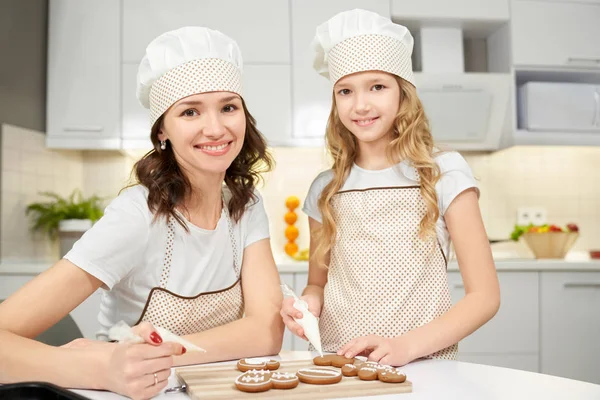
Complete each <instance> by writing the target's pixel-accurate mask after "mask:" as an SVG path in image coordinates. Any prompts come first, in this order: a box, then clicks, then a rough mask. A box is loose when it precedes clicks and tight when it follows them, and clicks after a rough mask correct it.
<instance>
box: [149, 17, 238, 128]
mask: <svg viewBox="0 0 600 400" xmlns="http://www.w3.org/2000/svg"><path fill="white" fill-rule="evenodd" d="M216 91H225V92H233V93H237V94H239V95H240V96H241V95H242V53H241V51H240V49H239V47H238V45H237V43H236V42H235V41H234V40H233V39H231V38H229V37H228V36H226V35H224V34H222V33H221V32H219V31H215V30H212V29H208V28H204V27H196V26H194V27H184V28H180V29H177V30H174V31H170V32H166V33H164V34H162V35H160V36H158V37H157V38H156V39H154V40H153V41H152V42H150V44H149V45H148V47H147V48H146V54H145V55H144V57H143V58H142V61H141V63H140V66H139V69H138V75H137V98H138V100H139V101H140V103H141V104H142V105H143V106H144V107H146V108H149V109H150V123H151V125H154V123H155V122H156V120H157V119H158V118H159V117H160V116H161V115H162V114H163V113H164V112H165V111H167V110H168V109H169V107H171V106H172V105H173V104H174V103H176V102H177V101H179V100H181V99H183V98H184V97H188V96H191V95H193V94H198V93H206V92H216Z"/></svg>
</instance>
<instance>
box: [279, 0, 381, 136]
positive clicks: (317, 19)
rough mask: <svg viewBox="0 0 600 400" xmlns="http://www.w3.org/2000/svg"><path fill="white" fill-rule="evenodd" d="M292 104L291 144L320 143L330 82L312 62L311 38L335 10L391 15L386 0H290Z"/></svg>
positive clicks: (329, 98)
mask: <svg viewBox="0 0 600 400" xmlns="http://www.w3.org/2000/svg"><path fill="white" fill-rule="evenodd" d="M291 4H292V9H291V25H292V26H291V28H292V29H291V30H292V35H291V39H292V43H291V46H292V60H293V68H292V104H293V119H294V120H293V125H292V132H293V134H292V140H291V143H292V144H293V145H316V146H319V145H322V144H323V138H324V137H325V126H326V124H327V118H328V116H329V112H330V110H331V94H332V86H331V83H330V82H329V80H328V79H326V78H324V77H322V76H320V75H318V74H317V73H316V72H315V71H314V69H313V68H312V65H313V52H312V50H311V41H312V40H313V38H314V36H315V32H316V28H317V26H318V25H320V24H322V23H323V22H325V21H326V20H327V19H329V18H331V17H333V16H334V15H335V14H336V13H338V12H341V11H345V10H352V9H354V8H362V9H367V10H370V11H374V12H376V13H378V14H380V15H383V16H385V17H389V16H390V3H389V0H372V1H369V2H365V1H361V0H328V1H320V0H292V1H291Z"/></svg>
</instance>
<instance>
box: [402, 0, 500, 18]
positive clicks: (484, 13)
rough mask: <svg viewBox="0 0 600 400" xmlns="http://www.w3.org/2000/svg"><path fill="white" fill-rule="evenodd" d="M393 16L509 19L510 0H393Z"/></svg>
mask: <svg viewBox="0 0 600 400" xmlns="http://www.w3.org/2000/svg"><path fill="white" fill-rule="evenodd" d="M391 1H392V16H393V17H395V18H398V19H399V20H404V19H422V20H428V19H435V20H440V19H441V20H444V19H454V20H463V19H464V20H469V19H471V20H474V19H477V20H488V21H489V20H508V17H509V12H508V0H453V1H447V0H419V1H414V0H391Z"/></svg>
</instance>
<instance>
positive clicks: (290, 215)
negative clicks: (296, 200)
mask: <svg viewBox="0 0 600 400" xmlns="http://www.w3.org/2000/svg"><path fill="white" fill-rule="evenodd" d="M283 219H284V220H285V222H286V223H287V224H288V225H294V222H296V221H297V220H298V216H297V215H296V213H295V212H293V211H289V212H287V213H285V216H284V217H283Z"/></svg>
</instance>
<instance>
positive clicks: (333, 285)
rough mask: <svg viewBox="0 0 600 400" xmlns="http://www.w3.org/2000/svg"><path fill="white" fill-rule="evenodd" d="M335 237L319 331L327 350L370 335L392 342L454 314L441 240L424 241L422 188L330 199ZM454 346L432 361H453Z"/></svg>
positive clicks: (368, 191)
mask: <svg viewBox="0 0 600 400" xmlns="http://www.w3.org/2000/svg"><path fill="white" fill-rule="evenodd" d="M332 206H333V212H334V219H335V221H336V224H337V237H336V239H335V242H334V243H333V246H332V248H331V252H330V255H331V259H330V266H329V271H328V274H327V284H326V285H325V292H324V298H325V299H324V305H323V310H322V312H321V317H320V321H319V326H320V330H321V340H322V346H323V351H332V352H335V351H337V350H338V349H339V348H341V347H342V346H343V345H345V344H346V343H348V342H349V341H350V340H352V339H354V338H356V337H359V336H366V335H370V334H373V335H378V336H383V337H395V336H399V335H402V334H404V333H406V332H408V331H411V330H414V329H416V328H418V327H420V326H422V325H425V324H427V323H428V322H430V321H432V320H433V319H435V318H437V317H439V316H441V315H442V314H444V313H445V312H446V311H448V310H449V309H450V307H451V299H450V292H449V290H448V276H447V271H446V267H447V262H446V258H445V256H444V253H443V252H442V249H441V248H440V245H439V243H438V242H437V240H436V238H431V239H427V240H426V241H422V240H421V239H419V236H418V233H419V223H420V221H421V219H422V218H423V216H424V215H425V213H426V206H425V202H424V200H423V198H422V196H421V193H420V190H419V186H409V187H389V188H373V189H364V190H349V191H342V192H339V193H337V194H336V195H335V196H334V197H333V199H332ZM457 349H458V346H457V345H452V346H450V347H448V348H446V349H443V350H441V351H439V352H437V353H434V354H432V355H430V356H429V357H430V358H445V359H455V358H456V353H457Z"/></svg>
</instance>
